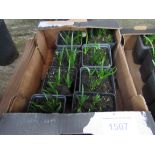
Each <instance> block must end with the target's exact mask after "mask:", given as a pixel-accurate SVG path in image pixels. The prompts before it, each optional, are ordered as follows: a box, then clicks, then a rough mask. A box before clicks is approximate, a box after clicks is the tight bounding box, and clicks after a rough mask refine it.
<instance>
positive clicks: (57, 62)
mask: <svg viewBox="0 0 155 155" xmlns="http://www.w3.org/2000/svg"><path fill="white" fill-rule="evenodd" d="M81 53H82V52H81V51H79V50H78V49H77V48H74V49H72V50H71V48H67V47H66V48H65V47H64V48H61V49H57V50H56V51H55V54H54V57H53V63H52V66H56V67H59V66H61V67H68V66H69V60H71V61H70V62H71V67H72V68H73V67H76V68H78V67H79V66H80V65H81Z"/></svg>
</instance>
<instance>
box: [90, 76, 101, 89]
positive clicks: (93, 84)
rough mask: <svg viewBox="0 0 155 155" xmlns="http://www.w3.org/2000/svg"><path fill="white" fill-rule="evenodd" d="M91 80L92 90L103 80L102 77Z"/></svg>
mask: <svg viewBox="0 0 155 155" xmlns="http://www.w3.org/2000/svg"><path fill="white" fill-rule="evenodd" d="M89 82H90V90H91V91H94V90H95V89H96V88H97V87H98V86H100V84H101V82H102V80H101V79H96V80H91V79H90V80H89Z"/></svg>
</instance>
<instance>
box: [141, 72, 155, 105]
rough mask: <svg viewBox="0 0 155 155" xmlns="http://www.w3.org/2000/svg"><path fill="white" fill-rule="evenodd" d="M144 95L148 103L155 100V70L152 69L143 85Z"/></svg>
mask: <svg viewBox="0 0 155 155" xmlns="http://www.w3.org/2000/svg"><path fill="white" fill-rule="evenodd" d="M143 95H144V98H145V100H146V102H147V104H148V105H151V104H152V103H153V102H155V70H152V72H151V74H150V76H149V78H148V80H147V81H146V83H145V85H144V87H143Z"/></svg>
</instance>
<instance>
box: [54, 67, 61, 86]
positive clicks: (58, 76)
mask: <svg viewBox="0 0 155 155" xmlns="http://www.w3.org/2000/svg"><path fill="white" fill-rule="evenodd" d="M55 83H56V85H57V86H59V85H60V84H61V68H60V67H59V68H58V71H57V72H56V74H55Z"/></svg>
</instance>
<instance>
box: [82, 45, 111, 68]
mask: <svg viewBox="0 0 155 155" xmlns="http://www.w3.org/2000/svg"><path fill="white" fill-rule="evenodd" d="M82 50H83V52H82V65H83V66H89V67H91V66H93V67H101V66H102V65H103V66H104V67H107V68H109V67H111V66H112V57H111V49H110V46H109V45H106V44H105V45H101V44H97V45H95V44H88V45H84V46H83V47H82Z"/></svg>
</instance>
